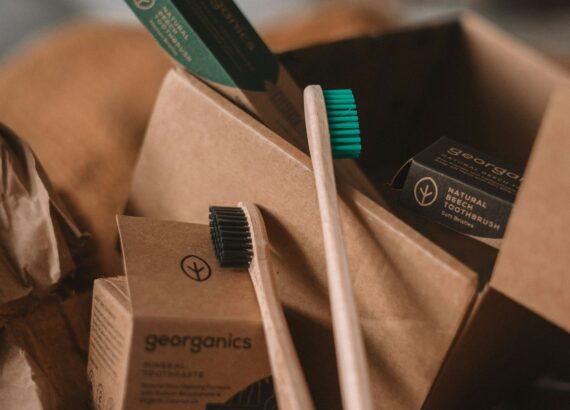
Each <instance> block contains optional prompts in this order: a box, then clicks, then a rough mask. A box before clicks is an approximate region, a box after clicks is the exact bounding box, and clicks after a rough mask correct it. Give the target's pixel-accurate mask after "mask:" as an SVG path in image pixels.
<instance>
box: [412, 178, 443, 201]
mask: <svg viewBox="0 0 570 410" xmlns="http://www.w3.org/2000/svg"><path fill="white" fill-rule="evenodd" d="M437 194H438V190H437V184H436V183H435V181H434V180H433V178H432V177H423V178H421V179H420V180H418V182H416V185H414V198H416V202H417V203H418V204H419V205H420V206H430V205H431V204H433V203H434V202H435V200H436V199H437Z"/></svg>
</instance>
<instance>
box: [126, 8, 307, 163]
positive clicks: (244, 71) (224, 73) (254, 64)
mask: <svg viewBox="0 0 570 410" xmlns="http://www.w3.org/2000/svg"><path fill="white" fill-rule="evenodd" d="M126 2H127V4H128V5H129V6H130V8H131V9H132V10H133V12H134V13H135V14H136V15H137V17H138V18H139V20H140V21H141V22H142V23H143V24H144V25H145V26H146V28H147V29H148V30H149V31H150V33H151V34H152V35H153V36H154V37H155V39H156V40H157V41H158V43H159V44H160V45H161V46H162V48H164V49H165V50H166V51H167V52H168V53H169V54H170V56H171V57H172V58H174V60H176V61H177V62H178V63H180V64H181V65H182V66H183V67H184V68H185V69H186V70H188V71H189V72H191V73H192V74H194V75H196V76H198V77H199V78H200V79H202V80H203V81H205V82H206V83H208V84H209V85H210V86H211V87H213V88H214V89H216V90H217V91H219V92H220V93H221V94H223V95H224V96H226V97H228V98H229V99H231V100H233V101H234V102H235V103H237V104H238V105H239V106H241V107H242V108H244V109H245V110H246V111H248V112H249V113H250V114H252V115H253V116H255V117H257V119H259V120H260V121H262V122H263V123H265V124H266V125H267V126H268V127H269V128H271V129H272V130H273V131H275V132H277V133H278V134H280V135H281V136H282V137H284V138H285V139H287V140H288V141H289V142H290V143H292V144H293V145H295V146H296V147H297V148H299V149H301V150H303V151H305V152H307V142H306V137H305V124H304V120H303V101H302V93H301V90H300V89H299V88H298V87H297V85H296V84H295V82H294V81H293V79H292V78H291V77H290V76H289V74H288V73H287V71H286V70H285V69H284V68H283V67H282V66H281V65H280V64H279V62H278V60H277V58H276V57H275V56H274V55H273V54H272V53H271V51H270V50H269V48H267V46H266V45H265V43H264V42H263V40H262V39H261V38H260V37H259V35H258V34H257V32H256V31H255V29H254V28H253V27H252V26H251V24H250V23H249V21H248V20H247V19H246V18H245V16H244V15H243V14H242V13H241V11H240V10H239V8H238V7H237V6H236V5H235V3H234V2H233V1H231V0H126Z"/></svg>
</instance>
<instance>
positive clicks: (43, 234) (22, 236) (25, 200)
mask: <svg viewBox="0 0 570 410" xmlns="http://www.w3.org/2000/svg"><path fill="white" fill-rule="evenodd" d="M0 165H1V173H2V178H1V181H0V190H1V193H2V195H1V201H2V207H1V211H0V225H1V227H2V229H0V242H1V243H2V250H1V251H0V318H3V319H6V317H10V316H11V315H12V313H16V312H18V311H19V309H18V307H17V306H16V305H17V301H18V300H21V299H22V298H24V297H26V296H28V295H31V296H33V297H35V298H41V297H44V296H46V295H47V294H48V293H49V292H50V291H51V290H52V289H53V288H54V287H55V286H56V285H57V284H58V283H59V282H60V281H61V280H62V279H63V278H64V277H66V276H68V275H70V274H71V273H72V272H73V271H74V269H75V263H74V261H73V253H74V252H75V251H76V250H77V249H78V248H79V247H80V246H81V242H82V238H83V237H84V236H85V235H84V234H83V233H82V232H81V231H80V230H79V228H78V227H77V226H76V225H75V223H74V222H73V220H72V219H71V218H70V216H69V215H68V213H67V211H66V209H65V208H64V206H63V204H62V203H61V202H60V201H59V200H58V199H57V197H56V194H55V193H54V191H53V189H52V187H51V185H50V182H49V180H48V178H47V176H46V174H45V173H44V171H43V169H42V167H41V165H40V163H39V161H38V160H37V158H36V157H35V156H34V154H33V152H32V150H31V149H30V148H29V147H28V145H27V144H26V143H24V142H23V141H22V140H21V139H19V138H18V137H17V136H16V135H15V134H14V133H13V132H12V131H10V130H9V129H8V128H6V127H5V126H3V125H2V124H0Z"/></svg>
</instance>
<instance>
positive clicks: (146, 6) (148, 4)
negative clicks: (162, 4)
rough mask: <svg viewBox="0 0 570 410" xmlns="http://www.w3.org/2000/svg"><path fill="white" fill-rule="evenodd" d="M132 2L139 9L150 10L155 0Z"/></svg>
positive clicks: (135, 0)
mask: <svg viewBox="0 0 570 410" xmlns="http://www.w3.org/2000/svg"><path fill="white" fill-rule="evenodd" d="M134 3H135V6H137V8H139V9H141V10H150V9H152V8H153V7H154V4H155V3H156V0H134Z"/></svg>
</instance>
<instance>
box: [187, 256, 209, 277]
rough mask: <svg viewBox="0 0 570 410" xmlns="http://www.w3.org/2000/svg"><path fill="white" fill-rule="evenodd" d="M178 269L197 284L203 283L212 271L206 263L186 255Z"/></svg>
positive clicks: (196, 257)
mask: <svg viewBox="0 0 570 410" xmlns="http://www.w3.org/2000/svg"><path fill="white" fill-rule="evenodd" d="M180 268H181V269H182V272H184V273H185V274H186V276H188V277H189V278H190V279H192V280H195V281H197V282H204V281H205V280H208V279H209V278H210V276H211V275H212V269H211V268H210V265H208V262H206V261H205V260H204V259H202V258H200V257H199V256H196V255H188V256H185V257H184V258H182V261H181V262H180Z"/></svg>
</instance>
